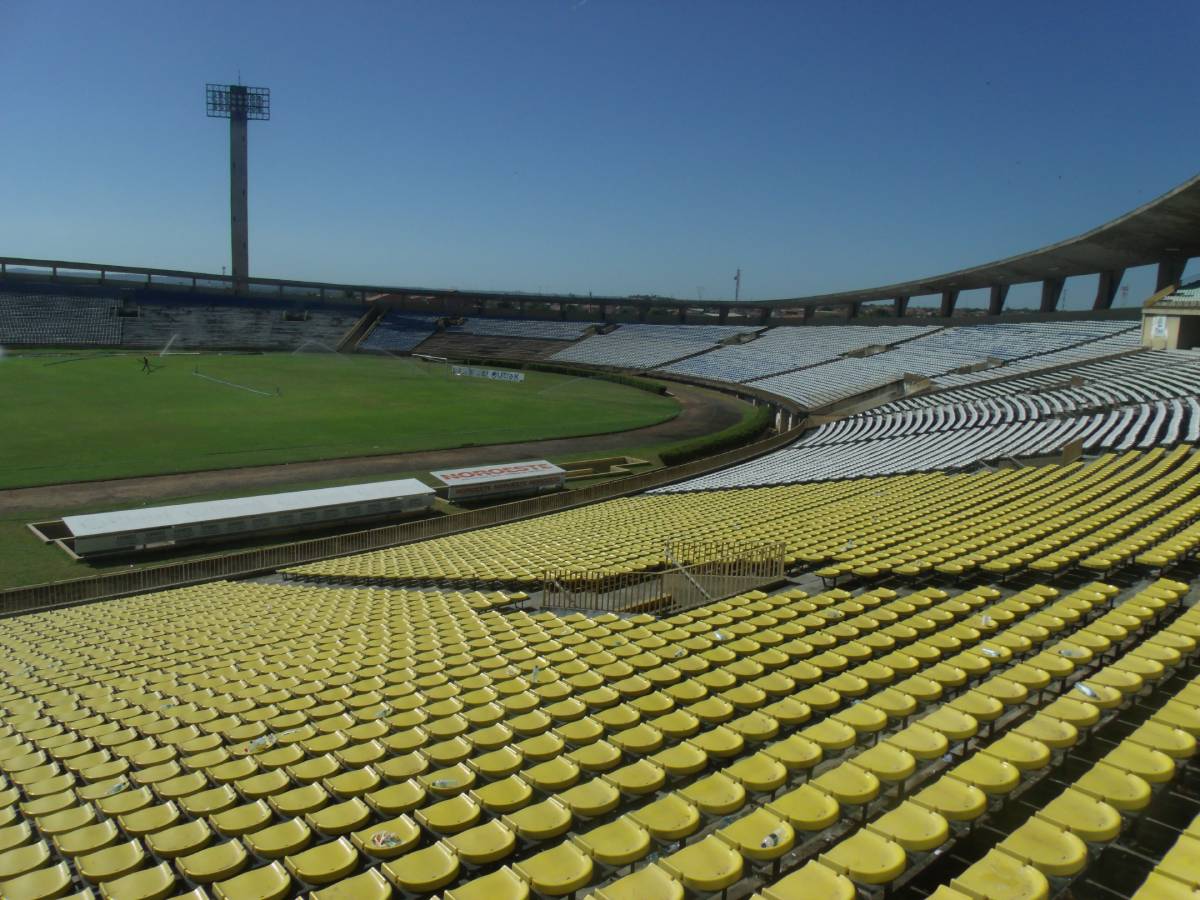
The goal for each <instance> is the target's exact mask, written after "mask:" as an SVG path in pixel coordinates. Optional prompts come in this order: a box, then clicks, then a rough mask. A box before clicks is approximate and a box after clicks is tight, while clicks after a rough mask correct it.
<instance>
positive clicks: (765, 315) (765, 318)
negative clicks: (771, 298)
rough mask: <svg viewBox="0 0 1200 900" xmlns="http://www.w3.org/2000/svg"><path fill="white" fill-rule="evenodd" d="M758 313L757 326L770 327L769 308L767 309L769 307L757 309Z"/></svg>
mask: <svg viewBox="0 0 1200 900" xmlns="http://www.w3.org/2000/svg"><path fill="white" fill-rule="evenodd" d="M758 312H759V316H758V324H760V325H770V324H771V307H769V306H762V307H759V310H758Z"/></svg>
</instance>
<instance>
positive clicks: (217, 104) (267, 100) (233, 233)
mask: <svg viewBox="0 0 1200 900" xmlns="http://www.w3.org/2000/svg"><path fill="white" fill-rule="evenodd" d="M204 93H205V108H206V112H207V114H208V117H209V118H210V119H228V120H229V236H230V240H231V242H232V247H233V290H234V293H243V292H245V290H246V279H247V278H248V277H249V275H250V229H249V224H250V223H249V218H248V214H247V208H246V194H247V190H248V181H249V177H248V173H247V170H246V123H247V122H248V121H249V120H251V119H255V120H257V121H261V122H267V121H270V119H271V89H270V88H263V87H246V86H245V85H243V84H208V85H205V92H204Z"/></svg>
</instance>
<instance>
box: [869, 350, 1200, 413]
mask: <svg viewBox="0 0 1200 900" xmlns="http://www.w3.org/2000/svg"><path fill="white" fill-rule="evenodd" d="M1093 346H1094V345H1093ZM1004 371H1006V369H1000V370H994V371H993V378H995V376H996V375H997V374H999V373H1000V372H1004ZM1198 373H1200V356H1197V355H1196V354H1195V353H1191V352H1188V351H1176V350H1155V351H1153V352H1132V353H1126V354H1124V355H1121V356H1116V357H1112V358H1109V359H1102V360H1098V361H1094V362H1085V363H1081V364H1078V365H1072V366H1064V367H1062V368H1056V369H1055V370H1054V371H1052V372H1043V373H1035V374H1031V375H1022V376H1017V377H1011V376H1010V377H1008V378H1004V379H1000V380H992V381H987V382H981V383H979V384H971V385H963V386H961V387H953V388H949V387H948V388H945V389H943V390H938V391H935V392H933V393H929V394H921V395H920V396H916V397H906V398H904V399H901V400H894V401H892V402H891V403H888V404H886V405H884V406H880V407H877V408H876V409H874V410H872V411H871V413H873V414H879V415H884V414H887V413H890V412H893V411H897V410H907V409H923V408H927V407H932V406H943V405H947V404H961V403H971V402H978V401H990V400H999V399H1005V398H1017V399H1020V398H1036V397H1037V396H1041V395H1044V394H1050V393H1054V394H1056V395H1059V396H1069V395H1070V390H1071V388H1072V383H1073V382H1077V383H1078V387H1079V389H1080V390H1082V391H1083V392H1084V396H1095V397H1097V398H1098V399H1100V398H1107V399H1108V400H1110V401H1111V402H1113V403H1119V402H1125V401H1130V400H1162V399H1166V398H1169V397H1184V396H1189V395H1191V394H1194V393H1196V376H1197V374H1198Z"/></svg>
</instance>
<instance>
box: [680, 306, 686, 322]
mask: <svg viewBox="0 0 1200 900" xmlns="http://www.w3.org/2000/svg"><path fill="white" fill-rule="evenodd" d="M686 323H687V307H686V306H681V307H679V324H680V325H684V324H686Z"/></svg>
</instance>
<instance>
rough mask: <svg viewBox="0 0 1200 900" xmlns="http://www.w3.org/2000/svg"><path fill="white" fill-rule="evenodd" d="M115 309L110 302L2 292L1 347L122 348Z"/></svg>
mask: <svg viewBox="0 0 1200 900" xmlns="http://www.w3.org/2000/svg"><path fill="white" fill-rule="evenodd" d="M115 305H116V302H115V301H113V300H109V299H106V298H94V297H69V296H56V295H48V294H24V293H20V292H17V291H3V292H0V346H3V345H6V344H7V345H14V344H16V345H23V346H27V347H61V346H70V347H75V346H96V347H116V346H119V345H120V343H121V320H120V319H118V318H117V317H116V316H115V315H114V313H113V307H114V306H115Z"/></svg>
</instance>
